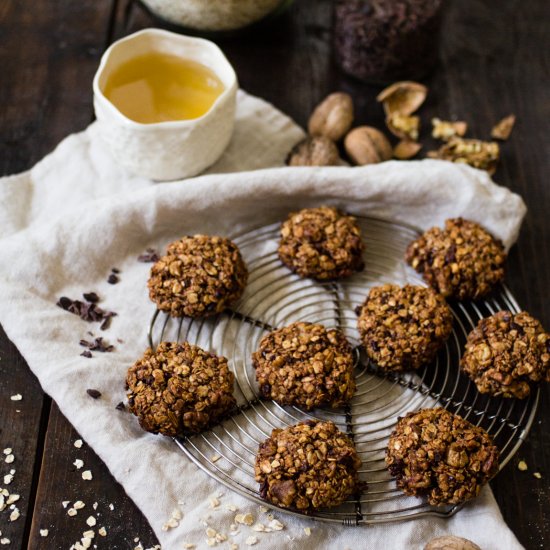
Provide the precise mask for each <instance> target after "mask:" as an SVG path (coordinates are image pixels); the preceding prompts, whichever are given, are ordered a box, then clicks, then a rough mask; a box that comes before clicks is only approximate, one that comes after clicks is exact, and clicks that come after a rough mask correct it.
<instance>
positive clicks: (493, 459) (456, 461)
mask: <svg viewBox="0 0 550 550" xmlns="http://www.w3.org/2000/svg"><path fill="white" fill-rule="evenodd" d="M498 457H499V452H498V448H497V447H496V446H495V445H494V443H493V440H492V437H491V436H490V435H489V434H488V433H487V432H486V431H485V430H483V429H482V428H479V427H477V426H474V425H473V424H471V423H470V422H468V421H466V420H464V419H463V418H461V417H460V416H458V415H455V414H453V413H451V412H449V411H446V410H445V409H442V408H437V409H423V410H421V411H418V412H411V413H409V414H407V415H406V416H405V417H404V418H401V419H400V420H399V422H398V423H397V426H396V428H395V430H394V431H393V433H392V434H391V437H390V440H389V442H388V448H387V450H386V465H387V467H388V470H389V471H390V473H391V475H392V476H394V477H395V478H396V482H397V487H399V488H400V489H401V490H402V491H403V492H405V493H406V494H407V495H412V496H423V495H425V496H427V497H428V502H429V503H430V504H432V505H441V504H459V503H461V502H464V501H465V500H468V499H470V498H473V497H475V496H477V495H478V494H479V491H480V490H481V487H483V485H485V483H487V481H488V480H489V479H490V478H491V477H492V476H493V475H495V474H496V472H497V471H498Z"/></svg>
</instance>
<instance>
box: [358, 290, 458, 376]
mask: <svg viewBox="0 0 550 550" xmlns="http://www.w3.org/2000/svg"><path fill="white" fill-rule="evenodd" d="M356 312H357V314H358V315H359V319H358V322H357V327H358V329H359V334H360V335H361V340H362V342H363V346H364V348H365V351H366V353H367V355H368V357H369V358H370V359H371V360H372V361H374V362H375V363H376V364H377V365H378V366H379V367H380V368H382V369H384V370H386V371H405V370H413V369H418V368H419V367H421V366H422V365H424V364H426V363H430V362H431V361H433V360H434V358H435V356H436V354H437V351H438V350H439V349H440V348H441V346H442V345H443V344H444V342H445V341H446V340H447V338H448V337H449V336H450V334H451V330H452V323H453V316H452V313H451V310H450V308H449V306H448V305H447V302H445V299H444V298H443V296H441V295H440V294H437V292H435V290H433V289H431V288H424V287H421V286H412V285H406V286H404V287H400V286H397V285H390V284H386V285H383V286H379V287H374V288H371V290H370V292H369V295H368V297H367V299H366V301H365V303H364V304H363V305H362V306H360V307H358V308H357V310H356Z"/></svg>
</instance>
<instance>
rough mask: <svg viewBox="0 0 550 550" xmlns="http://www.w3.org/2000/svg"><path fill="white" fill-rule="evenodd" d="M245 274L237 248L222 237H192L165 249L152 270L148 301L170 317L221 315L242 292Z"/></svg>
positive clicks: (246, 272) (184, 238)
mask: <svg viewBox="0 0 550 550" xmlns="http://www.w3.org/2000/svg"><path fill="white" fill-rule="evenodd" d="M247 279H248V271H247V269H246V265H245V264H244V262H243V259H242V257H241V253H240V252H239V249H238V248H237V246H236V245H235V244H234V243H232V242H231V241H230V240H229V239H226V238H224V237H210V236H207V235H195V236H194V237H183V238H182V239H180V240H178V241H174V242H173V243H171V244H169V245H168V248H167V251H166V255H165V256H163V257H162V258H160V260H158V261H157V262H156V263H155V265H153V267H152V268H151V276H150V278H149V281H148V283H147V286H148V287H149V297H150V298H151V300H152V301H153V302H155V303H156V304H157V307H158V308H159V309H160V310H161V311H166V312H168V313H169V314H170V315H171V316H172V317H183V316H184V315H186V316H188V317H205V316H208V315H215V314H216V313H220V312H221V311H223V310H224V309H225V308H226V307H228V306H230V305H231V304H233V303H234V302H236V301H237V300H238V299H239V298H240V297H241V295H242V293H243V292H244V288H245V286H246V282H247Z"/></svg>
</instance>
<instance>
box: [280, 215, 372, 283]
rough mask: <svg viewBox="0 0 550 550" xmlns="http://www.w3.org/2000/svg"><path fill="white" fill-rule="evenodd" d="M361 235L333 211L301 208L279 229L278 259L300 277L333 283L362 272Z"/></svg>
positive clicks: (351, 219) (349, 220)
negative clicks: (335, 280)
mask: <svg viewBox="0 0 550 550" xmlns="http://www.w3.org/2000/svg"><path fill="white" fill-rule="evenodd" d="M363 248H364V246H363V243H362V242H361V231H360V229H359V226H358V225H357V222H356V220H355V218H354V217H352V216H348V215H346V214H343V213H341V212H339V211H338V210H337V209H336V208H330V207H328V206H321V207H319V208H305V209H303V210H300V211H299V212H297V213H294V214H290V216H289V217H288V219H287V220H286V221H285V222H284V223H283V224H282V226H281V240H280V242H279V249H278V251H279V258H280V259H281V261H282V262H283V263H284V264H285V265H286V266H287V267H288V268H289V269H291V270H292V271H294V272H295V273H297V274H298V275H299V276H300V277H311V278H313V279H317V280H321V281H324V280H333V279H339V278H341V277H347V276H349V275H351V274H352V273H354V272H356V271H361V270H362V269H363V258H362V254H363Z"/></svg>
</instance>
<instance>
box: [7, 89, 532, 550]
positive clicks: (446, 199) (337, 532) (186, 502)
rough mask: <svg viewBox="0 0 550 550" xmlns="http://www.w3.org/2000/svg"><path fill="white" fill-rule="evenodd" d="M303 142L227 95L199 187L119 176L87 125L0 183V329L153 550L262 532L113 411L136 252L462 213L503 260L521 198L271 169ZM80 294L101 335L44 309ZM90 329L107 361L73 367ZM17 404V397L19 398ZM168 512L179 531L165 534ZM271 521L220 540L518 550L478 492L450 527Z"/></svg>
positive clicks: (411, 169) (443, 175) (280, 122)
mask: <svg viewBox="0 0 550 550" xmlns="http://www.w3.org/2000/svg"><path fill="white" fill-rule="evenodd" d="M302 135H303V132H302V130H301V129H299V128H298V127H297V126H296V125H295V124H294V123H293V122H292V121H291V120H290V119H289V118H287V117H286V116H284V115H282V114H281V113H280V112H278V111H277V110H276V109H275V108H274V107H272V106H271V105H269V104H267V103H265V102H264V101H262V100H259V99H257V98H253V97H251V96H249V95H247V94H245V93H244V92H240V93H239V98H238V112H237V123H236V129H235V134H234V137H233V140H232V142H231V145H230V146H229V148H228V149H227V151H226V152H225V154H224V156H223V157H222V158H221V159H220V161H219V162H218V163H217V164H216V165H215V166H214V167H212V168H210V169H209V170H208V174H207V175H203V176H200V177H197V178H193V179H189V180H185V181H181V182H169V183H153V182H151V181H147V180H145V179H142V178H138V177H132V176H129V175H127V174H126V173H124V172H123V171H122V170H121V169H120V168H119V167H118V166H117V164H116V161H115V160H114V159H112V158H111V156H110V155H109V152H108V151H106V150H105V149H104V148H103V146H102V144H101V142H100V141H99V139H98V137H97V134H96V129H95V127H94V125H93V124H92V125H91V126H90V127H89V128H88V129H87V130H86V131H84V132H82V133H79V134H76V135H72V136H69V137H68V138H66V139H65V140H64V141H63V142H62V143H61V144H60V145H59V146H58V147H57V149H56V150H55V151H54V152H53V153H51V154H50V155H48V156H47V157H46V158H45V159H43V160H42V161H41V162H39V163H38V164H37V165H36V166H35V167H34V168H33V169H32V170H30V171H28V172H25V173H23V174H20V175H16V176H10V177H5V178H2V179H1V180H0V237H1V238H0V250H1V253H0V254H1V261H0V295H1V296H2V299H1V300H0V322H1V323H2V325H3V327H4V329H5V330H6V332H7V334H8V336H9V338H10V339H11V340H12V341H13V342H14V343H15V345H16V346H17V347H18V349H19V350H20V352H21V353H22V355H23V356H24V357H25V359H26V361H27V362H28V364H29V366H30V368H31V369H32V370H33V372H34V373H35V374H36V375H37V377H38V378H39V380H40V383H41V384H42V387H43V388H44V390H45V391H46V392H47V393H48V394H50V395H51V396H52V397H53V398H54V399H55V401H56V402H57V403H58V405H59V407H60V408H61V410H62V412H63V413H64V414H65V415H66V417H67V418H68V419H69V420H70V421H71V423H72V424H73V425H74V426H75V428H76V429H77V430H78V431H79V433H80V434H81V435H82V437H83V438H84V439H85V441H86V442H87V443H88V444H89V445H91V446H92V447H93V448H94V450H95V451H96V452H97V453H98V454H99V456H100V457H101V458H102V460H104V461H105V463H106V464H107V466H108V467H109V469H110V471H111V472H112V473H113V475H114V476H115V477H116V479H117V480H119V481H120V482H121V483H122V485H123V486H124V488H125V490H126V491H127V493H128V495H129V496H130V497H131V498H132V499H133V500H134V502H135V503H136V504H137V505H138V506H139V508H140V509H141V510H142V511H143V513H144V514H145V516H146V517H147V519H148V520H149V522H150V523H151V526H152V527H153V529H154V530H155V532H156V534H157V536H158V538H159V540H160V542H161V544H162V547H163V548H165V549H178V550H179V549H181V548H183V544H184V542H189V543H194V544H196V545H197V548H208V546H207V544H206V538H207V536H206V534H205V527H204V525H203V523H202V521H201V520H204V519H207V521H208V523H209V524H210V525H211V526H212V527H213V528H214V529H216V530H217V531H219V532H223V533H225V534H229V525H230V524H231V523H232V522H233V518H234V515H235V513H234V512H230V511H227V510H225V508H224V505H225V504H227V503H229V502H231V503H232V504H235V505H236V506H237V507H238V509H239V511H241V512H251V513H252V514H253V515H254V516H255V517H256V519H257V521H262V522H263V523H266V522H267V521H266V520H265V517H260V516H261V514H260V513H259V511H258V506H257V505H256V504H254V503H251V502H249V501H248V500H246V499H244V498H242V497H240V496H238V495H236V494H232V493H231V492H230V491H229V490H227V489H225V488H221V487H220V486H218V485H217V484H216V483H215V482H214V481H212V480H211V479H210V478H209V477H207V476H206V474H204V473H203V472H200V471H198V470H197V468H196V466H195V465H194V464H192V463H191V462H190V461H189V460H187V458H186V457H185V456H183V455H182V453H181V452H180V451H179V450H178V449H177V448H176V446H175V444H174V443H173V442H172V441H171V440H170V439H168V438H163V437H161V436H154V435H151V434H147V433H145V432H143V431H142V430H141V429H140V428H139V426H138V424H137V421H136V420H135V418H134V417H133V416H132V415H129V414H125V413H121V412H120V411H117V410H115V405H116V404H117V403H118V402H120V401H122V400H125V392H124V379H125V373H126V370H127V368H128V366H129V365H131V364H132V363H133V362H134V361H135V360H136V358H137V357H139V356H140V355H141V354H142V352H143V350H144V349H145V347H146V345H147V338H146V333H147V328H148V324H149V320H150V317H151V314H152V311H153V310H154V307H153V305H152V304H151V302H150V301H149V299H148V296H147V292H146V280H147V277H148V271H149V267H150V266H149V265H147V264H143V263H139V262H137V261H136V257H137V256H138V254H140V253H142V252H143V251H144V250H145V249H146V248H147V247H150V246H152V247H155V248H157V249H159V250H162V249H163V248H164V247H165V245H166V244H167V243H168V242H169V241H171V240H173V239H176V238H178V237H180V236H182V235H184V234H190V233H193V232H202V233H218V234H222V235H229V236H230V235H234V234H236V233H238V232H240V231H242V230H244V229H246V228H250V227H254V226H258V225H263V224H266V223H270V222H275V221H277V220H281V219H282V218H283V217H284V216H286V214H287V213H288V212H289V211H291V210H293V209H296V208H299V207H303V206H312V205H319V204H327V203H328V204H335V205H338V206H340V207H342V208H345V209H347V210H348V211H351V212H353V213H357V214H368V215H369V214H370V215H375V216H378V217H384V218H390V219H394V220H400V221H403V222H407V223H412V224H414V225H415V226H419V227H422V228H428V227H431V226H433V225H442V223H443V221H444V220H445V219H446V218H449V217H454V216H460V215H464V216H466V217H468V218H469V219H473V220H476V221H479V222H481V223H483V225H484V226H485V227H486V228H487V229H488V230H490V231H491V232H492V233H493V234H494V235H496V236H497V237H499V238H501V239H502V240H503V241H504V242H505V244H506V246H507V247H509V246H511V245H512V244H513V242H514V241H515V240H516V237H517V234H518V231H519V227H520V224H521V220H522V218H523V216H524V214H525V206H524V204H523V201H522V200H521V198H520V197H518V196H517V195H514V194H512V193H511V192H510V191H508V190H507V189H505V188H503V187H499V186H497V185H496V184H494V183H493V182H492V181H491V180H490V178H489V177H488V176H487V175H486V174H485V173H483V172H480V171H478V170H474V169H472V168H469V167H467V166H459V165H453V164H450V163H446V162H442V161H433V160H425V161H419V162H415V161H411V162H387V163H383V164H380V165H375V166H369V167H363V168H349V167H335V168H321V169H316V168H271V169H270V167H276V166H281V165H282V164H283V160H284V157H285V155H286V153H287V151H288V150H289V148H290V147H291V146H292V145H293V144H294V143H296V142H297V141H298V140H299V139H300V138H301V137H302ZM259 168H265V169H263V170H255V169H259ZM245 170H248V171H245ZM250 170H253V171H250ZM113 266H116V267H117V268H120V269H121V275H120V277H121V281H120V283H119V284H116V285H109V284H108V283H107V282H106V279H107V276H108V275H109V272H110V270H111V268H112V267H113ZM91 290H95V291H96V292H97V293H98V294H99V295H100V296H101V297H102V302H101V303H100V304H99V305H100V306H101V307H104V308H106V309H110V310H113V311H116V312H117V313H118V316H117V317H115V318H114V319H113V322H112V326H111V328H110V329H109V330H107V331H106V332H105V333H101V332H100V331H98V330H97V325H90V324H88V323H85V322H84V321H82V320H81V319H79V318H78V317H77V316H75V315H71V314H69V313H67V312H65V311H63V310H61V309H60V308H59V307H57V306H56V305H55V304H56V301H57V300H58V298H59V297H60V296H69V297H71V298H81V294H82V292H87V291H91ZM88 330H93V331H94V332H95V334H96V335H97V336H104V337H106V338H107V339H108V341H109V342H111V343H113V344H115V346H116V351H115V352H113V353H103V354H102V353H95V354H94V358H93V359H86V358H83V357H80V356H79V354H80V352H81V351H82V348H81V347H79V345H78V342H79V340H80V339H81V338H86V331H88ZM117 339H120V340H122V341H123V343H117ZM87 388H95V389H98V390H100V391H101V392H102V397H101V398H100V399H97V400H93V399H91V398H90V397H89V396H88V395H87V394H86V389H87ZM20 393H22V394H23V398H24V397H25V395H24V394H25V392H24V389H23V388H22V389H21V392H20ZM92 419H93V421H91V420H92ZM16 445H17V443H16V442H13V444H12V447H14V448H16ZM220 489H221V490H222V492H223V493H224V496H223V497H222V498H220V501H221V506H220V507H219V509H218V510H212V509H211V508H210V504H209V496H210V495H213V494H216V493H217V492H218V491H219V490H220ZM178 503H180V504H178ZM178 506H179V508H180V509H181V511H182V513H183V518H182V519H181V520H180V522H179V526H178V527H175V528H173V529H169V530H167V531H165V530H162V526H163V524H164V523H165V522H166V521H167V520H168V519H169V517H170V515H171V512H172V511H173V510H174V508H176V507H178ZM275 515H276V517H277V518H278V519H279V520H280V521H282V522H283V523H284V524H285V529H284V530H282V531H279V532H273V533H268V534H265V533H255V532H253V531H251V530H250V528H249V527H246V526H241V528H240V534H239V535H237V536H235V537H232V539H233V541H234V542H236V543H237V544H239V547H240V548H245V547H246V544H245V540H246V539H247V537H249V536H251V535H255V536H257V538H258V543H257V545H256V548H262V549H263V548H265V549H281V548H289V549H298V548H312V549H313V548H315V549H317V548H319V549H321V548H326V549H342V550H343V549H345V548H369V549H370V548H372V549H377V548H383V547H388V548H392V549H400V548H403V549H405V548H407V549H420V548H423V546H424V544H425V543H426V541H427V540H429V539H430V538H432V537H434V536H437V535H441V534H449V533H452V534H456V535H461V536H465V537H468V538H470V539H473V540H474V541H475V542H476V543H477V544H479V545H480V546H481V547H482V548H483V549H486V550H490V549H497V548H499V549H500V548H508V549H514V548H521V546H520V545H519V544H518V542H517V540H516V539H515V537H514V535H513V534H512V532H511V531H510V530H509V529H508V528H507V526H506V525H505V523H504V521H503V519H502V517H501V514H500V512H499V509H498V506H497V504H496V502H495V500H494V498H493V495H492V493H491V491H490V489H489V488H486V489H485V490H484V491H483V492H482V494H481V496H480V497H479V498H478V499H476V500H475V502H471V503H469V504H468V505H466V506H465V507H464V509H463V510H461V511H460V512H459V513H458V514H457V515H456V516H455V517H453V518H451V519H448V520H443V519H436V518H424V519H418V520H414V521H408V522H404V523H395V524H385V525H378V526H364V527H357V528H350V527H340V526H329V525H326V524H322V523H317V522H312V521H310V520H307V519H300V518H295V517H291V516H288V515H285V514H284V513H280V512H277V513H276V514H275ZM208 517H209V518H210V519H208ZM305 527H310V528H311V533H310V535H308V534H307V533H306V532H305V531H304V528H305ZM86 528H87V527H86V526H84V525H83V530H85V529H86ZM105 542H106V543H108V539H105ZM130 543H131V541H130V540H129V544H130ZM228 544H229V543H227V542H225V543H221V544H219V546H220V547H228ZM130 545H131V544H130Z"/></svg>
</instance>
